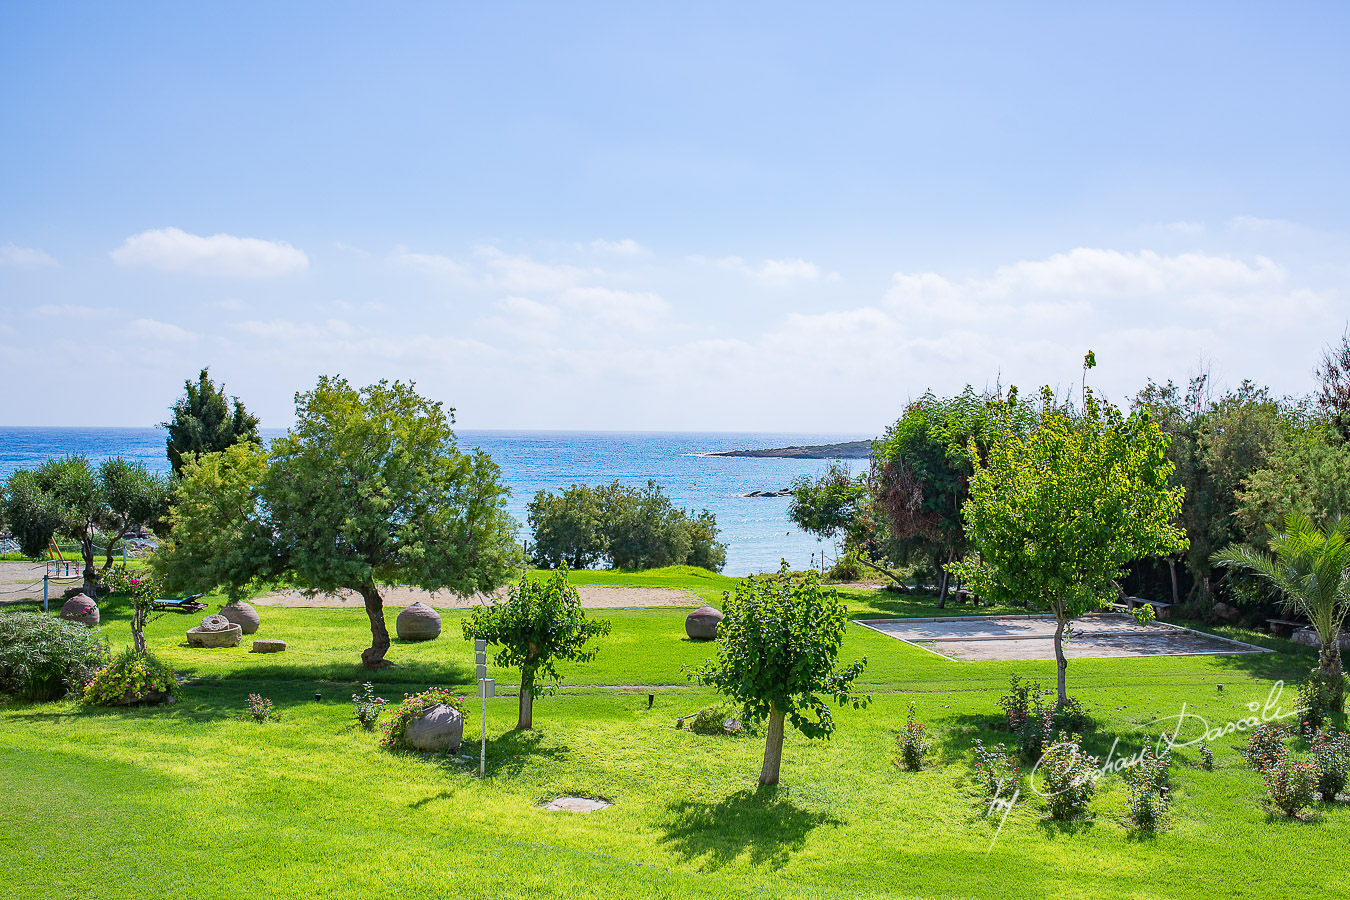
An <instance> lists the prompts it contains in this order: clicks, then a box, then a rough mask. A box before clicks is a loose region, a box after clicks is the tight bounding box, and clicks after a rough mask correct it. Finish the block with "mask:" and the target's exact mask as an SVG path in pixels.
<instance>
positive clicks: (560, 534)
mask: <svg viewBox="0 0 1350 900" xmlns="http://www.w3.org/2000/svg"><path fill="white" fill-rule="evenodd" d="M600 515H601V511H600V497H599V496H598V495H597V493H596V492H595V491H594V490H592V489H591V488H589V487H587V486H586V485H584V484H574V485H572V486H571V487H569V488H566V489H565V490H563V491H562V492H561V493H559V494H558V495H556V496H555V495H553V494H550V493H548V492H547V491H539V492H538V493H537V494H535V495H534V499H533V500H531V501H530V506H529V523H530V531H531V533H532V534H533V535H534V561H535V564H536V565H539V566H543V567H544V568H548V569H556V568H557V567H558V566H560V565H562V564H564V563H566V564H567V565H568V566H570V567H571V568H573V569H586V568H590V566H591V564H592V563H594V562H595V561H596V560H597V559H600V558H601V557H603V556H604V553H605V545H604V535H603V533H602V532H601V530H600Z"/></svg>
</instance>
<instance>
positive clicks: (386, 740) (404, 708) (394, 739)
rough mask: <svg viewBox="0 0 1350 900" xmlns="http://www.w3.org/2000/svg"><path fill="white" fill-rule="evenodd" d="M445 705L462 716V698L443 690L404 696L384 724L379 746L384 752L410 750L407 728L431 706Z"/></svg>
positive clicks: (433, 689)
mask: <svg viewBox="0 0 1350 900" xmlns="http://www.w3.org/2000/svg"><path fill="white" fill-rule="evenodd" d="M437 705H445V706H448V707H450V708H451V709H453V710H455V711H456V712H458V713H459V714H460V715H461V716H462V715H464V698H463V697H459V696H456V695H455V694H452V693H450V692H449V691H447V690H446V689H445V688H436V687H434V688H427V689H426V690H425V691H423V692H422V693H420V694H404V695H403V702H402V703H400V704H399V705H398V706H396V707H394V715H393V718H391V719H390V720H389V721H388V722H386V723H385V724H384V737H382V738H381V739H380V746H381V747H384V748H385V749H386V750H412V749H414V748H413V746H412V745H411V744H409V743H408V738H407V734H408V726H409V725H411V724H412V723H413V722H415V721H417V720H418V719H420V718H421V717H422V714H423V713H425V712H426V711H427V710H429V709H431V708H432V707H433V706H437Z"/></svg>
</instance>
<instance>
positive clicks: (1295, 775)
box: [1262, 755, 1317, 816]
mask: <svg viewBox="0 0 1350 900" xmlns="http://www.w3.org/2000/svg"><path fill="white" fill-rule="evenodd" d="M1262 778H1263V779H1264V780H1265V783H1266V792H1267V793H1269V794H1270V802H1271V803H1273V804H1274V805H1275V808H1276V809H1278V810H1279V811H1280V812H1282V813H1284V814H1285V815H1286V816H1296V815H1298V814H1299V813H1300V812H1302V811H1303V810H1304V809H1306V808H1307V807H1309V806H1311V805H1312V802H1313V800H1314V799H1315V794H1316V791H1317V764H1316V763H1313V762H1308V761H1306V760H1301V759H1294V758H1292V757H1290V756H1287V755H1286V756H1284V757H1281V758H1280V759H1279V760H1278V761H1277V762H1275V763H1274V764H1273V765H1272V766H1270V768H1268V769H1265V770H1264V771H1263V772H1262Z"/></svg>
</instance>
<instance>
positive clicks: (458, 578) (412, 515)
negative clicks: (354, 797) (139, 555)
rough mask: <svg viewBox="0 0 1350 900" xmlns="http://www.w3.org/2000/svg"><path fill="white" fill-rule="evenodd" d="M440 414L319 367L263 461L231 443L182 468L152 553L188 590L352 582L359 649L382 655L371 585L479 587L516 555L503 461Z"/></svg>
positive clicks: (402, 391)
mask: <svg viewBox="0 0 1350 900" xmlns="http://www.w3.org/2000/svg"><path fill="white" fill-rule="evenodd" d="M451 416H452V414H451V413H447V411H446V410H445V409H443V408H442V406H441V404H440V403H438V402H432V401H429V400H426V399H424V398H423V397H421V396H419V395H418V394H417V393H416V391H415V390H414V388H413V386H412V385H411V384H403V383H401V382H397V381H395V382H393V383H390V382H385V381H381V382H379V383H378V384H374V385H370V386H369V387H365V388H361V389H359V390H358V389H356V388H353V387H352V386H351V385H349V384H348V383H347V382H346V380H344V379H342V378H334V377H328V376H324V377H322V378H320V379H319V383H318V385H317V386H316V387H315V388H314V390H312V391H309V392H307V393H303V394H298V395H297V396H296V424H295V426H294V427H293V428H292V429H291V431H290V432H289V433H288V434H287V435H286V436H285V437H282V438H280V439H278V440H277V441H275V442H274V443H273V444H272V447H271V448H270V450H269V451H268V454H267V459H268V461H269V464H268V465H266V466H265V470H264V468H263V467H261V466H259V465H258V460H259V459H260V457H259V455H258V452H257V451H251V450H235V451H231V452H233V453H234V456H233V457H217V459H214V460H213V459H212V458H211V457H210V456H209V455H208V456H207V457H203V461H202V462H200V463H199V464H198V467H197V468H195V469H191V470H190V471H189V473H188V476H189V477H186V478H185V479H184V480H183V481H182V482H181V483H180V484H179V486H178V488H177V490H176V492H175V496H174V510H173V513H172V515H173V516H174V517H175V518H174V523H175V524H174V537H173V538H172V539H171V541H170V543H169V545H168V546H167V547H165V548H163V550H162V551H161V553H160V554H158V556H159V560H158V565H159V566H160V568H161V570H162V571H164V572H165V573H166V574H167V575H169V576H170V577H171V578H174V579H176V582H177V584H179V585H181V586H183V587H191V588H195V589H197V590H204V589H210V588H212V587H215V586H216V585H217V584H224V585H225V587H226V589H227V590H229V591H232V592H234V593H235V594H236V595H237V594H238V593H239V592H241V591H243V590H244V589H245V588H246V587H247V586H248V585H249V584H250V583H252V582H253V581H254V580H256V579H259V578H266V577H274V576H279V575H285V576H287V577H288V578H290V579H292V580H293V581H294V582H296V583H297V584H298V585H299V586H300V587H301V588H302V589H303V590H304V591H306V592H307V593H311V594H313V593H331V592H333V591H337V590H340V589H349V590H353V591H356V592H357V593H359V594H360V595H361V598H362V600H363V601H364V603H365V608H366V615H367V617H368V618H369V619H370V633H371V645H370V648H369V649H367V650H366V651H364V652H363V653H362V654H361V660H362V662H363V663H365V665H366V666H368V667H371V668H375V667H379V666H383V665H387V664H388V663H387V662H386V661H385V654H386V653H387V652H388V650H389V631H388V628H387V627H386V625H385V621H384V600H383V598H382V597H381V596H380V585H384V584H393V583H399V584H411V585H415V586H417V587H421V588H424V589H426V590H433V591H434V590H441V589H446V588H448V589H450V590H453V591H456V592H459V593H463V594H471V593H476V592H480V591H482V592H486V591H491V590H495V589H496V588H497V587H499V586H501V585H502V584H504V583H505V582H506V581H507V580H508V579H509V578H510V575H511V572H512V571H513V570H514V568H515V566H516V564H517V562H518V559H519V548H518V547H517V546H516V544H515V540H514V532H515V523H514V522H512V521H511V519H510V517H509V516H507V514H506V509H505V503H506V494H507V489H506V488H505V487H504V486H503V485H502V483H501V476H500V471H499V470H498V468H497V466H496V464H495V463H493V461H492V460H491V458H489V457H488V456H487V454H485V453H483V452H481V451H478V452H475V453H472V454H466V453H461V452H460V450H459V448H458V446H457V444H456V441H455V434H454V431H453V430H452V428H451V424H452V422H453V419H452V417H451ZM259 475H261V481H260V482H259V480H258V478H259ZM222 491H223V493H224V496H220V494H221V493H222ZM236 502H237V503H239V504H240V505H239V506H238V507H237V508H236V507H235V503H236ZM231 510H233V512H232V511H231ZM194 582H195V583H194Z"/></svg>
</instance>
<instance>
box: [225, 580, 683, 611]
mask: <svg viewBox="0 0 1350 900" xmlns="http://www.w3.org/2000/svg"><path fill="white" fill-rule="evenodd" d="M577 593H578V594H580V595H581V605H582V606H584V607H586V608H587V609H616V608H619V607H632V606H641V607H689V606H702V605H703V601H702V600H700V599H699V598H698V597H695V596H694V595H693V594H691V593H689V592H688V591H681V590H676V589H675V588H638V587H600V586H596V585H581V586H579V587H578V588H577ZM497 595H498V596H502V597H504V596H506V591H505V590H502V591H499V592H498V594H497ZM380 596H381V597H383V598H384V605H385V606H387V607H393V608H395V609H399V608H402V607H404V606H411V605H412V604H414V603H416V602H417V601H418V600H420V601H422V602H423V603H425V604H426V605H427V606H434V607H437V608H440V609H465V608H467V607H470V606H481V605H483V603H485V602H488V600H489V596H488V595H484V594H474V595H472V596H469V597H465V596H462V595H460V594H454V593H451V592H449V591H434V592H433V591H424V590H422V589H421V588H414V587H386V588H382V589H381V590H380ZM249 602H250V603H252V604H254V605H255V606H292V607H306V606H309V607H331V608H340V607H359V606H361V605H362V601H361V595H360V594H358V593H356V592H355V591H339V592H338V593H337V594H319V595H317V596H314V597H306V596H305V595H304V594H301V593H300V592H299V591H273V592H272V593H270V594H264V595H263V596H261V597H257V598H255V599H253V600H250V601H249Z"/></svg>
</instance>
